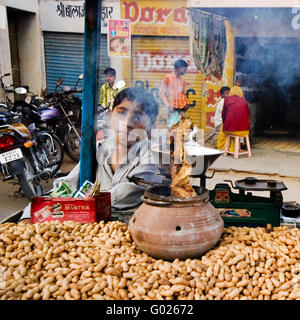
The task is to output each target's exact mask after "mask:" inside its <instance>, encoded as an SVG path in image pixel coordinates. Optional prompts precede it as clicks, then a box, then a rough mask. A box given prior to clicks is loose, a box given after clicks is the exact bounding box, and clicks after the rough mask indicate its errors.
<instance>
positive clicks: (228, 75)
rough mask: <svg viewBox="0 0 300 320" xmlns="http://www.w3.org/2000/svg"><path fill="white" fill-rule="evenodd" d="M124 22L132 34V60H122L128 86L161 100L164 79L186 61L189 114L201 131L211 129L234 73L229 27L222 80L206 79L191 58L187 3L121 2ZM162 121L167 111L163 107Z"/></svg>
mask: <svg viewBox="0 0 300 320" xmlns="http://www.w3.org/2000/svg"><path fill="white" fill-rule="evenodd" d="M121 18H123V19H129V20H130V22H131V32H132V39H131V41H132V53H131V59H125V58H124V59H123V65H122V67H123V78H124V80H125V81H126V83H130V84H131V85H137V86H141V87H144V88H146V89H147V90H150V91H151V92H153V94H154V96H155V97H157V98H158V91H159V86H160V83H161V81H162V79H163V77H164V76H165V75H166V74H167V73H170V72H172V71H173V70H174V62H175V61H176V60H178V59H184V60H185V61H186V62H187V63H188V64H189V67H188V69H187V73H186V75H185V76H184V79H185V80H186V83H187V88H186V89H187V91H186V93H187V96H188V99H189V102H190V104H191V107H190V109H189V110H188V112H187V116H189V117H190V118H191V119H192V121H193V122H194V124H195V125H197V127H198V128H207V127H211V126H212V119H211V117H212V116H213V114H214V111H215V108H216V105H217V102H218V99H219V97H220V95H219V92H218V91H219V89H220V88H221V86H222V85H225V84H226V85H227V84H231V82H232V77H233V72H232V71H229V69H231V70H233V60H230V56H231V57H233V55H232V52H233V49H234V48H233V46H232V44H233V42H232V41H231V42H230V39H233V37H232V33H231V30H230V25H229V24H228V26H227V27H226V28H227V30H228V32H227V35H228V36H227V38H228V43H229V45H228V53H229V54H228V55H227V58H226V59H227V60H226V63H225V65H226V66H225V68H224V70H225V71H224V73H223V78H222V79H218V81H214V80H212V79H209V78H205V77H204V75H203V73H202V72H200V71H199V70H198V68H197V67H196V65H195V62H194V59H193V57H192V56H191V54H190V37H189V35H190V31H189V28H190V27H189V11H188V10H186V1H172V2H170V1H156V2H154V3H153V2H151V1H131V2H127V1H121ZM160 115H161V117H162V118H163V117H166V110H165V108H163V105H162V103H161V110H160Z"/></svg>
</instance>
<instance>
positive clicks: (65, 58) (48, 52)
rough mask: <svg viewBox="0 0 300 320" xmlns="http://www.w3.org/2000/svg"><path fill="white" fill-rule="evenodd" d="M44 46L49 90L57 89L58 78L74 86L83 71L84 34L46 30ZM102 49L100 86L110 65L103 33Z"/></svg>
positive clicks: (105, 38)
mask: <svg viewBox="0 0 300 320" xmlns="http://www.w3.org/2000/svg"><path fill="white" fill-rule="evenodd" d="M44 48H45V60H46V61H45V63H46V79H47V90H48V92H53V91H54V90H55V86H56V81H57V79H58V78H62V79H63V80H64V82H63V84H64V85H68V86H71V87H74V85H75V83H76V80H77V78H78V76H79V75H80V74H81V73H82V72H83V55H84V38H83V34H80V33H55V32H44ZM100 50H101V51H100V52H101V60H100V65H99V73H100V76H99V88H100V86H101V85H102V84H103V83H104V82H105V78H104V74H103V71H104V69H105V68H107V67H108V66H109V65H110V60H109V57H108V55H107V37H106V35H101V48H100ZM99 94H100V90H99Z"/></svg>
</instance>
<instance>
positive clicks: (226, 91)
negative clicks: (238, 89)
mask: <svg viewBox="0 0 300 320" xmlns="http://www.w3.org/2000/svg"><path fill="white" fill-rule="evenodd" d="M221 96H222V97H223V98H226V97H228V96H229V90H225V91H224V92H223V94H221Z"/></svg>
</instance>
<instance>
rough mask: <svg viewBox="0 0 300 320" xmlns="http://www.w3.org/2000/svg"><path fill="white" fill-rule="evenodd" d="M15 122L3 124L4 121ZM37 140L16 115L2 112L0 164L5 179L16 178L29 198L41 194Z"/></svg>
mask: <svg viewBox="0 0 300 320" xmlns="http://www.w3.org/2000/svg"><path fill="white" fill-rule="evenodd" d="M7 121H8V122H14V123H12V124H2V123H3V122H7ZM35 146H36V145H35V142H34V141H33V140H32V137H31V134H30V132H29V130H28V128H27V127H26V126H25V125H24V124H22V123H20V122H19V121H18V119H16V117H14V116H8V115H7V116H6V115H3V114H2V117H1V125H0V164H1V170H2V173H3V175H4V178H3V180H4V181H6V180H10V179H14V178H16V179H17V180H18V183H19V185H20V187H21V188H22V190H23V192H24V194H25V196H26V197H27V198H28V200H31V199H32V198H33V197H34V196H38V195H41V194H42V193H43V189H42V186H41V183H40V182H41V179H40V177H39V176H38V172H37V170H36V168H35V166H34V163H36V162H37V159H36V153H35Z"/></svg>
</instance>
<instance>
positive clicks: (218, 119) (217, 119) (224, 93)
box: [214, 87, 230, 132]
mask: <svg viewBox="0 0 300 320" xmlns="http://www.w3.org/2000/svg"><path fill="white" fill-rule="evenodd" d="M229 91H230V88H229V87H222V88H221V89H220V94H221V100H220V101H219V102H218V104H217V108H216V112H215V116H214V125H215V130H216V132H220V129H221V126H222V111H223V105H224V98H225V97H228V95H229Z"/></svg>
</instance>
